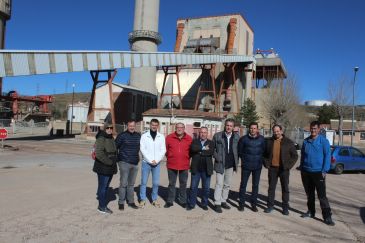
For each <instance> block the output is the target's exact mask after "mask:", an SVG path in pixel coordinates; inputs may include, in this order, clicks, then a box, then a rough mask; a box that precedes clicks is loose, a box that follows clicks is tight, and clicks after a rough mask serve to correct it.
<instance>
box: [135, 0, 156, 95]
mask: <svg viewBox="0 0 365 243" xmlns="http://www.w3.org/2000/svg"><path fill="white" fill-rule="evenodd" d="M159 8H160V0H135V10H134V26H133V32H131V33H129V38H128V40H129V43H130V44H131V50H132V51H138V52H156V51H157V45H158V44H160V43H161V36H160V34H159V33H158V18H159ZM129 84H130V85H131V86H133V87H136V88H139V89H142V90H144V91H147V92H150V93H153V94H157V89H156V68H155V67H148V68H146V67H144V68H132V69H131V76H130V83H129Z"/></svg>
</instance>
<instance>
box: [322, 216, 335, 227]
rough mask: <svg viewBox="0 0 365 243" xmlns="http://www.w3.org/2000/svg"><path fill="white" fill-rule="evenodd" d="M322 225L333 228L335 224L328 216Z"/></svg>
mask: <svg viewBox="0 0 365 243" xmlns="http://www.w3.org/2000/svg"><path fill="white" fill-rule="evenodd" d="M324 223H325V224H327V225H329V226H335V222H333V220H332V218H331V216H329V217H328V218H325V219H324Z"/></svg>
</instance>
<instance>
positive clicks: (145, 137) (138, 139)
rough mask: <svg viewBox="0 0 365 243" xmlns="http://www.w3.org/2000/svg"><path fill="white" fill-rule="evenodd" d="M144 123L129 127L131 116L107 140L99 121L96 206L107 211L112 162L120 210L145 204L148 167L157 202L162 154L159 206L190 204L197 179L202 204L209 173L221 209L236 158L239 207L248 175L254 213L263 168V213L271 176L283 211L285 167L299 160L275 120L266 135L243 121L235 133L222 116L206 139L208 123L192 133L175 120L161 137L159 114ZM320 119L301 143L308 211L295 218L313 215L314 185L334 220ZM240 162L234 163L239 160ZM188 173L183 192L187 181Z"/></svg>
mask: <svg viewBox="0 0 365 243" xmlns="http://www.w3.org/2000/svg"><path fill="white" fill-rule="evenodd" d="M149 125H150V129H149V130H148V131H146V132H144V133H143V134H142V135H140V134H139V133H138V132H136V123H135V121H130V122H128V125H127V130H126V131H124V132H122V133H120V134H119V135H118V136H117V137H116V139H115V140H114V139H113V136H112V134H113V127H112V125H111V124H105V125H104V131H100V132H99V133H98V135H97V138H96V159H95V163H94V168H93V170H94V172H96V173H97V175H98V190H97V199H98V201H99V206H98V211H100V212H102V213H112V211H111V210H110V209H109V208H108V207H107V190H108V187H109V184H110V181H111V179H112V177H113V175H114V174H116V173H117V164H118V167H119V171H120V186H119V190H118V194H119V200H118V206H119V210H124V208H125V205H127V206H128V207H130V208H133V209H138V208H144V207H145V205H146V201H147V196H146V187H147V182H148V178H149V175H150V173H151V174H152V193H151V199H152V205H153V206H155V207H160V206H161V205H160V203H159V201H158V189H159V184H160V167H161V165H160V164H161V161H162V160H163V159H164V158H165V156H166V159H167V160H166V166H167V174H168V181H169V185H168V190H167V191H168V193H167V194H168V195H167V197H166V199H165V201H166V202H165V205H164V207H165V208H170V207H172V206H174V202H176V203H178V204H179V205H180V206H182V207H184V208H186V209H187V210H189V211H190V210H192V209H194V208H195V207H196V205H197V194H198V186H199V183H200V181H201V185H202V200H201V202H200V205H199V206H200V207H201V208H202V209H203V210H208V199H209V194H210V181H211V177H212V175H213V173H214V171H215V172H216V173H215V174H216V184H215V189H214V207H213V208H214V210H215V211H216V212H217V213H222V212H223V210H222V209H225V210H229V209H230V208H231V206H230V205H229V204H228V197H229V192H230V188H231V182H232V178H233V176H234V173H235V172H237V171H238V167H239V164H240V165H241V183H240V189H239V201H238V202H239V205H238V210H239V211H244V209H245V207H248V206H247V205H246V204H245V201H246V200H247V199H246V198H245V197H246V187H247V183H248V180H249V177H250V176H251V175H252V194H251V198H250V204H251V205H250V206H251V207H250V208H251V210H252V211H254V212H258V209H257V203H258V193H259V182H260V176H261V171H262V167H263V166H264V167H266V168H267V169H268V180H269V189H268V197H267V208H266V209H265V210H264V212H265V213H271V212H272V211H273V209H274V200H275V190H276V185H277V181H278V179H280V183H281V188H282V214H283V215H289V175H290V170H291V169H292V168H293V167H294V165H295V163H296V161H297V160H298V153H297V151H296V148H295V146H294V143H293V142H292V141H291V140H290V139H289V138H287V137H285V135H284V134H283V128H282V127H281V126H280V125H274V126H273V127H272V131H273V136H272V137H271V138H268V139H265V138H264V137H263V136H262V135H260V134H259V130H258V124H257V123H255V122H253V123H251V124H250V125H249V132H248V134H247V135H244V136H242V137H240V136H239V133H238V132H237V131H235V129H234V127H235V126H234V125H235V122H234V120H233V119H227V120H226V121H225V123H224V130H223V131H221V132H218V133H216V134H214V136H213V139H212V140H210V139H208V128H207V127H201V128H200V131H199V136H198V137H197V138H195V139H192V138H191V137H190V136H189V135H188V134H187V133H186V132H185V125H184V124H183V123H177V124H176V125H175V132H173V133H171V134H169V135H168V136H167V137H166V138H165V137H164V136H163V135H162V134H161V133H159V132H158V128H159V121H158V120H157V119H152V120H151V121H150V124H149ZM319 128H320V124H319V123H318V122H316V121H315V122H312V123H311V124H310V132H311V135H310V136H309V137H308V138H306V139H305V140H304V142H303V146H302V150H301V162H300V167H299V168H300V170H301V177H302V182H303V186H304V189H305V192H306V194H307V206H308V212H306V213H304V214H303V215H302V217H312V218H314V217H315V191H317V194H318V198H319V201H320V206H321V209H322V215H323V219H324V222H325V223H326V224H328V225H334V222H333V220H332V217H331V208H330V205H329V203H328V199H327V197H326V183H325V178H326V172H327V171H328V170H329V167H330V146H329V142H328V140H327V139H326V138H325V137H324V136H322V135H320V134H319ZM139 152H141V155H142V165H141V184H140V188H139V203H138V205H137V204H136V203H135V200H134V185H135V181H136V177H137V173H138V163H139V160H140V158H139ZM239 161H241V163H239ZM189 170H190V173H191V185H190V190H189V195H188V193H187V181H188V177H189ZM177 179H178V180H179V190H178V195H177V196H176V181H177Z"/></svg>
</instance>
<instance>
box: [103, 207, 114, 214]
mask: <svg viewBox="0 0 365 243" xmlns="http://www.w3.org/2000/svg"><path fill="white" fill-rule="evenodd" d="M105 211H106V213H109V214H112V213H113V211H112V210H110V208H108V207H106V208H105Z"/></svg>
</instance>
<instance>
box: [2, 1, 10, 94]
mask: <svg viewBox="0 0 365 243" xmlns="http://www.w3.org/2000/svg"><path fill="white" fill-rule="evenodd" d="M10 16H11V0H0V49H4V46H5V45H4V40H5V26H6V21H8V20H9V19H10ZM2 88H3V80H2V78H0V95H1V94H2V92H3V89H2Z"/></svg>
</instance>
